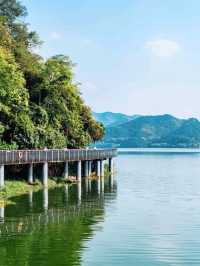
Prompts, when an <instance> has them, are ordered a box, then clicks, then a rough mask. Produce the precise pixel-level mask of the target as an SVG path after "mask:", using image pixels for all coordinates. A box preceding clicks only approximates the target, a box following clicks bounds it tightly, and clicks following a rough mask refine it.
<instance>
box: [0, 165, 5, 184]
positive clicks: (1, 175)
mask: <svg viewBox="0 0 200 266" xmlns="http://www.w3.org/2000/svg"><path fill="white" fill-rule="evenodd" d="M4 186H5V181H4V165H0V188H3V187H4Z"/></svg>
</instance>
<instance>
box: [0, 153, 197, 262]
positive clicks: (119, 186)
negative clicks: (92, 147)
mask: <svg viewBox="0 0 200 266" xmlns="http://www.w3.org/2000/svg"><path fill="white" fill-rule="evenodd" d="M182 151H183V150H182ZM116 166H117V174H116V176H115V183H114V184H112V182H110V180H106V182H105V186H104V189H103V186H102V184H97V183H95V182H94V183H92V184H91V187H90V184H88V183H86V184H85V183H84V184H83V186H82V189H81V188H80V186H78V187H77V186H76V185H75V186H71V187H66V188H62V189H56V190H52V191H41V192H39V193H33V194H31V193H30V194H29V195H26V196H23V197H19V198H16V199H15V201H16V205H11V206H8V207H7V208H6V209H5V210H4V218H3V209H0V212H1V216H2V219H1V223H0V265H1V266H2V265H3V266H10V265H12V266H18V265H20V266H22V265H23V266H25V265H26V266H29V265H32V266H36V265H37V266H43V265H45V266H46V265H48V266H60V265H63V266H64V265H65V266H67V265H84V266H90V265H91V266H96V265H98V266H100V265H103V266H104V265H105V266H112V265H123V266H129V265H131V266H132V265H136V266H140V265H141V266H161V265H162V266H167V265H187V266H191V265H198V266H199V265H200V251H199V247H200V153H198V152H195V153H193V152H192V151H190V152H187V153H185V152H177V151H174V152H171V151H170V152H168V151H165V152H161V151H159V152H157V153H154V152H148V153H147V152H145V151H143V152H141V153H139V152H138V150H137V151H136V152H135V150H132V151H130V150H129V152H127V151H126V152H125V153H122V154H120V155H119V157H118V158H117V159H116Z"/></svg>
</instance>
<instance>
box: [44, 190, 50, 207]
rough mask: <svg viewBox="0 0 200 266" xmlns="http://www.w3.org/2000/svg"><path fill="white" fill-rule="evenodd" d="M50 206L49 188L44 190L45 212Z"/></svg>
mask: <svg viewBox="0 0 200 266" xmlns="http://www.w3.org/2000/svg"><path fill="white" fill-rule="evenodd" d="M48 205H49V192H48V188H44V189H43V208H44V210H48Z"/></svg>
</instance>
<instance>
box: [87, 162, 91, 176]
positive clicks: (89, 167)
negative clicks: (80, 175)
mask: <svg viewBox="0 0 200 266" xmlns="http://www.w3.org/2000/svg"><path fill="white" fill-rule="evenodd" d="M91 174H92V161H89V162H88V176H89V177H90V176H91Z"/></svg>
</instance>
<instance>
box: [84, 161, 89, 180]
mask: <svg viewBox="0 0 200 266" xmlns="http://www.w3.org/2000/svg"><path fill="white" fill-rule="evenodd" d="M88 175H89V162H88V161H85V168H84V177H88Z"/></svg>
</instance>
